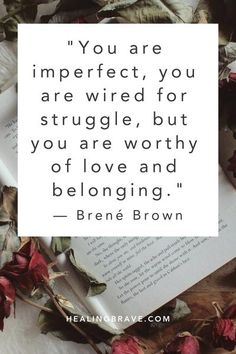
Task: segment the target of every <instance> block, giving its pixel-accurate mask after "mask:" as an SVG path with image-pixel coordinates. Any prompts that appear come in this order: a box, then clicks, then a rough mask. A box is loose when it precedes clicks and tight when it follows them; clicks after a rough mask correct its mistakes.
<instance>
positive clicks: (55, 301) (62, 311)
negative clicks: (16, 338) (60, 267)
mask: <svg viewBox="0 0 236 354" xmlns="http://www.w3.org/2000/svg"><path fill="white" fill-rule="evenodd" d="M44 290H45V291H46V293H47V294H48V296H49V297H50V299H51V300H52V302H53V304H54V305H55V307H56V308H57V310H58V311H59V313H60V314H61V315H62V316H63V317H64V318H65V319H66V318H67V314H66V312H65V311H64V310H63V308H62V307H61V306H60V304H59V303H58V301H57V300H56V296H55V295H54V293H53V291H52V289H51V288H50V287H49V285H45V286H44ZM68 324H70V325H71V326H72V327H73V328H74V329H75V330H76V331H77V332H78V333H79V334H80V335H82V336H83V337H84V338H85V339H86V340H87V342H88V343H89V344H90V345H91V347H92V348H93V349H94V351H95V352H96V353H97V354H102V352H101V350H100V349H99V348H98V346H97V344H96V343H95V342H94V341H93V340H92V338H90V337H89V336H88V334H87V333H86V332H84V331H83V330H82V329H81V328H79V327H78V326H76V325H75V324H74V323H73V322H68Z"/></svg>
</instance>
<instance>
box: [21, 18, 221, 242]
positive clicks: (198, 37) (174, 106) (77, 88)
mask: <svg viewBox="0 0 236 354" xmlns="http://www.w3.org/2000/svg"><path fill="white" fill-rule="evenodd" d="M18 55H19V56H18V58H19V67H18V73H19V74H18V75H19V98H18V100H19V101H18V113H19V170H18V178H19V235H20V236H47V235H51V236H67V235H70V236H98V235H99V236H178V235H181V236H203V237H205V236H217V235H218V164H217V162H218V27H217V25H209V24H206V25H205V24H198V25H192V24H191V25H190V24H184V25H177V24H145V25H141V24H79V25H78V24H70V25H68V24H52V25H46V24H45V25H44V24H43V25H42V24H40V25H37V24H32V25H31V24H22V25H19V54H18Z"/></svg>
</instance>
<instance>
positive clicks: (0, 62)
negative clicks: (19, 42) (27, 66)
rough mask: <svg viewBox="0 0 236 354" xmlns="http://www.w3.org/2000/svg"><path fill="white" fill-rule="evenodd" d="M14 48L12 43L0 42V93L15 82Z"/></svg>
mask: <svg viewBox="0 0 236 354" xmlns="http://www.w3.org/2000/svg"><path fill="white" fill-rule="evenodd" d="M4 33H5V30H4ZM16 70H17V62H16V48H15V45H14V43H8V42H7V41H4V42H1V43H0V93H1V92H2V91H4V90H6V89H7V88H8V87H10V86H11V85H13V84H14V83H16Z"/></svg>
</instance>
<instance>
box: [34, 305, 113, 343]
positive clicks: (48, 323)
mask: <svg viewBox="0 0 236 354" xmlns="http://www.w3.org/2000/svg"><path fill="white" fill-rule="evenodd" d="M44 306H46V307H48V308H51V309H53V310H55V312H54V313H53V314H51V313H48V312H45V311H41V312H40V314H39V317H38V326H39V328H40V331H41V333H43V334H47V333H51V334H52V335H54V336H56V337H57V338H60V339H61V340H64V341H73V342H76V343H87V341H86V339H85V338H84V337H83V336H81V335H80V334H79V333H78V332H77V331H76V330H75V329H74V328H73V327H72V326H71V325H70V324H69V323H68V322H66V320H65V319H64V318H62V317H61V316H59V315H58V312H57V310H56V309H55V306H54V305H53V304H52V301H51V300H49V301H48V302H47V303H46V304H45V305H44ZM65 311H66V310H65ZM66 313H67V315H68V316H73V315H74V314H73V313H71V312H70V311H66ZM78 317H79V316H78ZM78 327H80V328H81V329H83V331H85V332H86V333H87V334H88V335H89V336H90V337H91V338H92V339H93V340H94V341H95V342H96V343H100V342H102V341H104V340H108V339H109V338H110V337H111V333H110V332H108V331H106V330H104V329H102V328H100V327H99V326H98V325H96V324H94V323H91V322H85V321H82V322H78Z"/></svg>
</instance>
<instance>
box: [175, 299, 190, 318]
mask: <svg viewBox="0 0 236 354" xmlns="http://www.w3.org/2000/svg"><path fill="white" fill-rule="evenodd" d="M190 313H191V310H190V308H189V307H188V305H187V304H186V302H184V301H182V300H180V299H176V305H175V308H174V310H173V311H172V312H171V317H172V320H174V321H177V320H180V319H181V318H183V317H185V316H187V315H189V314H190Z"/></svg>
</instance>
